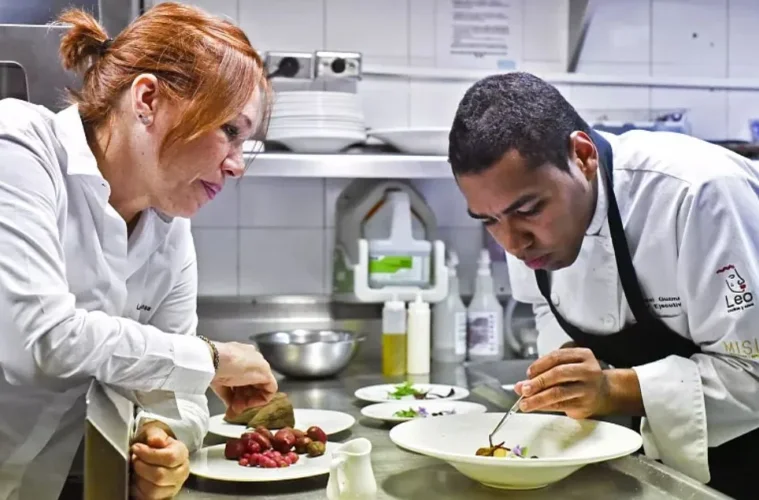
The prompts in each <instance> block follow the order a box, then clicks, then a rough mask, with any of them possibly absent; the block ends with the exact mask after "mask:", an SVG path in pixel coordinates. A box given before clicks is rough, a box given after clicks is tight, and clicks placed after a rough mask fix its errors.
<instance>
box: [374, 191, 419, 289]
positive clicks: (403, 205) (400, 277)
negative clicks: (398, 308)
mask: <svg viewBox="0 0 759 500" xmlns="http://www.w3.org/2000/svg"><path fill="white" fill-rule="evenodd" d="M386 203H388V205H389V206H390V207H391V208H392V211H393V216H392V220H391V222H390V224H391V225H390V237H389V238H388V239H386V240H379V239H371V240H369V286H371V287H374V288H381V287H384V286H416V287H420V288H427V287H428V286H429V284H430V256H431V254H432V243H431V242H430V241H428V240H418V239H416V238H414V235H413V231H412V222H411V201H410V199H409V195H408V193H406V192H405V191H389V192H388V193H387V197H386Z"/></svg>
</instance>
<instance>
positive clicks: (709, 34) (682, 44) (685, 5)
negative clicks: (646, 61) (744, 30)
mask: <svg viewBox="0 0 759 500" xmlns="http://www.w3.org/2000/svg"><path fill="white" fill-rule="evenodd" d="M652 20H653V22H652V25H651V54H652V58H651V61H652V62H653V63H654V64H667V65H675V64H682V65H684V66H698V67H700V68H702V76H724V74H725V72H726V67H727V61H726V58H725V55H726V54H727V0H653V16H652Z"/></svg>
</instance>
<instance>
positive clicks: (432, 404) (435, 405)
mask: <svg viewBox="0 0 759 500" xmlns="http://www.w3.org/2000/svg"><path fill="white" fill-rule="evenodd" d="M419 408H423V409H424V410H426V411H427V413H428V416H416V417H399V416H397V415H396V413H397V412H398V411H402V410H408V409H413V410H416V411H417V412H418V411H419ZM486 411H487V408H485V406H483V405H481V404H478V403H470V402H469V401H435V400H427V401H404V402H394V403H377V404H373V405H369V406H364V407H363V408H361V414H362V415H363V416H365V417H368V418H373V419H375V420H382V421H383V422H390V423H393V422H407V421H409V420H414V419H417V418H440V417H449V416H451V415H437V416H436V415H434V414H435V413H439V412H453V414H455V415H464V414H467V413H485V412H486Z"/></svg>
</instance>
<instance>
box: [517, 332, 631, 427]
mask: <svg viewBox="0 0 759 500" xmlns="http://www.w3.org/2000/svg"><path fill="white" fill-rule="evenodd" d="M527 375H528V377H529V380H527V381H523V382H519V383H517V384H516V386H515V387H514V390H515V391H516V392H517V394H519V395H524V399H523V400H522V403H521V405H520V409H521V410H522V411H524V412H530V411H538V410H540V411H557V412H563V413H566V415H567V416H568V417H571V418H576V419H583V418H588V417H591V416H600V415H611V414H626V415H643V414H644V411H643V400H642V396H641V393H640V384H639V383H638V377H637V375H636V374H635V371H634V370H602V369H601V365H600V364H599V362H598V360H597V359H596V357H595V356H594V355H593V352H592V351H591V350H590V349H584V348H571V347H568V348H563V349H559V350H556V351H553V352H551V353H550V354H548V355H546V356H543V357H542V358H540V359H538V360H537V361H535V362H534V363H533V364H532V365H530V368H529V369H528V371H527Z"/></svg>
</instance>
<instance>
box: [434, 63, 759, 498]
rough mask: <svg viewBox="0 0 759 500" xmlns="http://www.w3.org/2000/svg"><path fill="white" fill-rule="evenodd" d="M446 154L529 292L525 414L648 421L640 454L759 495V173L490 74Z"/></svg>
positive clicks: (536, 83)
mask: <svg viewBox="0 0 759 500" xmlns="http://www.w3.org/2000/svg"><path fill="white" fill-rule="evenodd" d="M449 153H450V155H449V156H450V162H451V166H452V168H453V172H454V175H455V176H456V180H457V182H458V185H459V187H460V189H461V191H462V193H463V194H464V196H465V198H466V200H467V204H468V209H469V212H470V214H471V215H472V217H474V218H476V219H481V220H483V221H484V223H485V224H486V225H487V227H488V229H489V231H490V232H491V234H492V235H493V237H494V238H495V239H496V240H497V241H498V242H499V243H500V244H501V246H502V247H503V248H504V249H505V250H506V252H507V256H508V262H509V272H510V279H511V286H512V290H513V295H514V297H515V298H516V299H517V300H519V301H522V302H527V303H532V304H533V307H534V312H535V319H536V323H537V327H538V330H539V332H540V334H539V340H538V347H539V351H540V354H541V356H542V357H541V358H540V359H539V360H537V361H536V362H535V363H533V365H532V366H531V367H530V369H529V372H528V379H527V380H526V381H524V382H520V383H519V384H517V387H516V389H517V391H518V392H520V393H523V394H524V395H525V399H524V400H523V402H522V408H521V409H522V410H523V411H528V412H529V411H536V410H541V411H557V412H563V413H566V414H567V415H568V416H570V417H574V418H586V417H591V416H603V415H630V416H633V417H644V418H643V420H642V425H641V432H642V434H643V438H644V449H645V452H646V454H647V455H649V456H651V457H654V458H657V459H660V460H661V461H662V462H663V463H665V464H667V465H669V466H671V467H673V468H675V469H678V470H680V471H681V472H684V473H685V474H688V475H689V476H691V477H693V478H695V479H697V480H699V481H702V482H704V483H708V484H709V485H710V486H712V487H714V488H716V489H718V490H720V491H722V492H724V493H726V494H728V495H731V496H733V497H735V498H741V499H742V498H759V492H757V491H752V489H751V486H750V478H751V474H752V473H753V472H754V471H755V470H759V468H758V466H757V459H756V458H755V453H756V450H757V449H759V431H758V430H757V428H758V427H759V364H758V362H757V359H759V307H755V305H756V302H757V301H758V300H759V297H757V295H756V294H757V292H758V291H759V171H757V167H756V166H755V165H754V164H753V163H752V162H751V161H750V160H747V159H746V158H743V157H741V156H739V155H737V154H734V153H732V152H730V151H728V150H726V149H724V148H721V147H718V146H715V145H712V144H709V143H707V142H704V141H701V140H698V139H695V138H693V137H690V136H687V135H683V134H674V133H666V132H646V131H631V132H627V133H625V134H622V135H619V136H615V135H612V134H602V133H598V132H595V131H592V130H591V129H590V127H589V126H588V125H587V123H585V122H584V121H583V120H582V119H581V118H580V116H579V115H578V114H577V112H576V111H575V110H574V108H573V107H572V106H571V105H570V104H569V103H568V102H567V101H566V100H565V99H564V98H563V97H562V96H561V94H560V93H559V92H558V91H557V90H556V89H555V88H554V87H552V86H551V85H549V84H548V83H546V82H544V81H542V80H540V79H539V78H537V77H535V76H533V75H530V74H527V73H509V74H503V75H496V76H492V77H488V78H485V79H483V80H481V81H479V82H478V83H476V84H475V85H474V86H473V87H472V88H470V89H469V90H468V91H467V93H466V95H465V96H464V97H463V99H462V101H461V103H460V104H459V108H458V111H457V113H456V117H455V119H454V122H453V125H452V128H451V132H450V150H449Z"/></svg>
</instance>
